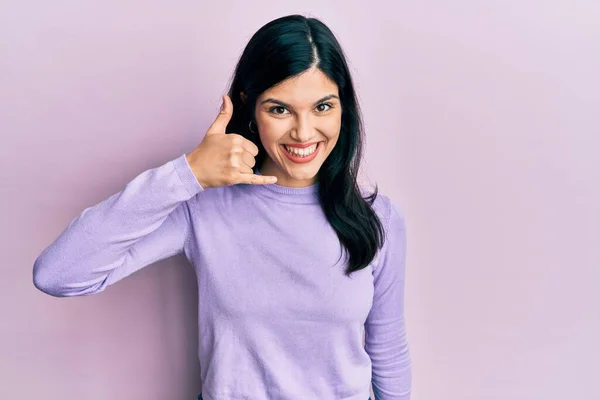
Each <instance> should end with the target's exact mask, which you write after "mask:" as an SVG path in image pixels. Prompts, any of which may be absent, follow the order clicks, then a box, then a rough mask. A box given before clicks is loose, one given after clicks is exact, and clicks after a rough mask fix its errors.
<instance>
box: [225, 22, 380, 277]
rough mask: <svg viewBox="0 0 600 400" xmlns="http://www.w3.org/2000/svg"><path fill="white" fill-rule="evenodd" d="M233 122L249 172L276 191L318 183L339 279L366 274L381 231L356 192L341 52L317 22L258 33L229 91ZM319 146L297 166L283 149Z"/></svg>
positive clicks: (357, 155) (353, 123) (352, 103)
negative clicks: (338, 250) (249, 147)
mask: <svg viewBox="0 0 600 400" xmlns="http://www.w3.org/2000/svg"><path fill="white" fill-rule="evenodd" d="M228 94H229V97H230V98H231V100H232V102H233V115H232V117H231V120H230V121H229V124H228V125H227V129H226V132H233V133H237V134H239V135H242V136H244V137H245V138H247V139H249V140H251V141H252V142H254V144H256V146H257V147H258V149H259V153H258V155H257V156H256V158H255V160H256V166H257V167H258V168H259V169H260V172H261V173H262V174H263V175H274V176H277V178H278V180H277V184H279V185H284V186H291V187H302V186H307V185H311V184H313V183H315V182H316V181H318V182H319V198H320V201H321V207H322V208H323V212H324V214H325V216H326V217H327V220H328V221H329V223H330V224H331V226H332V228H333V229H334V231H335V232H336V234H337V236H338V238H339V239H340V242H341V244H342V248H343V249H345V250H346V251H347V253H348V254H349V260H348V263H347V265H348V267H347V269H346V273H347V274H348V275H349V274H351V273H352V272H354V271H357V270H360V269H363V268H365V267H366V266H367V265H369V263H370V262H371V261H372V260H373V258H374V257H375V254H376V252H377V249H378V248H380V247H381V246H382V245H383V240H384V239H383V237H384V231H383V227H382V224H381V221H380V220H379V217H378V216H377V214H376V213H375V211H374V210H373V208H372V207H371V205H372V203H373V201H374V200H375V198H376V197H377V188H375V190H374V192H373V193H372V194H371V195H370V196H369V197H367V198H366V199H365V198H363V192H362V191H361V189H360V188H359V186H358V183H357V176H358V171H359V167H360V162H361V159H362V151H363V142H364V138H363V131H362V122H361V117H360V110H359V107H358V103H357V101H356V95H355V92H354V87H353V84H352V78H351V76H350V71H349V69H348V65H347V63H346V59H345V56H344V53H343V51H342V48H341V46H340V44H339V43H338V41H337V39H336V38H335V36H334V35H333V33H332V32H331V30H330V29H329V28H328V27H327V26H326V25H325V24H323V23H322V22H321V21H319V20H318V19H316V18H307V17H303V16H301V15H289V16H286V17H282V18H278V19H276V20H273V21H271V22H269V23H267V24H266V25H264V26H263V27H262V28H260V29H259V30H258V31H257V32H256V33H255V34H254V35H253V36H252V38H251V39H250V41H249V42H248V45H247V46H246V48H245V49H244V51H243V53H242V56H241V57H240V60H239V62H238V64H237V66H236V69H235V73H234V77H233V80H232V83H231V88H230V90H229V93H228ZM311 143H318V145H319V147H318V148H317V154H316V155H314V154H313V156H312V157H313V158H310V157H308V158H306V159H305V160H308V162H306V163H298V162H294V161H293V160H296V161H297V158H294V157H293V156H291V157H292V158H290V157H288V155H287V150H286V148H285V146H284V145H307V144H311Z"/></svg>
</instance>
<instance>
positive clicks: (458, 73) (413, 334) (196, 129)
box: [0, 0, 600, 400]
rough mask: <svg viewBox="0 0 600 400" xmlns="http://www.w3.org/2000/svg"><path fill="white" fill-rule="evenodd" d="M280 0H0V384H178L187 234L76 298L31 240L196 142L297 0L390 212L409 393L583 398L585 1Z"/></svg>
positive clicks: (598, 32) (105, 393)
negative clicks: (347, 97) (334, 64)
mask: <svg viewBox="0 0 600 400" xmlns="http://www.w3.org/2000/svg"><path fill="white" fill-rule="evenodd" d="M291 3H292V2H275V1H253V2H252V4H253V6H252V7H251V8H250V7H249V6H248V5H247V4H249V2H246V1H244V2H242V1H239V2H230V1H217V2H212V3H211V4H210V5H206V4H205V3H203V2H200V1H177V2H174V1H164V0H163V1H158V0H156V1H140V0H138V1H133V0H129V1H94V2H91V1H79V0H77V1H76V0H72V1H67V0H57V1H52V2H50V1H47V2H43V1H37V2H33V1H19V2H17V1H12V2H11V1H8V2H3V6H2V11H1V12H0V134H1V135H2V136H1V137H2V146H0V171H1V172H0V174H2V176H1V181H2V187H1V191H2V194H3V195H2V197H1V198H0V202H1V208H0V209H1V210H2V211H1V213H2V214H1V216H0V217H1V218H0V221H2V223H1V226H0V239H1V240H0V246H1V248H0V250H1V252H2V255H3V262H2V263H1V264H0V268H1V270H0V273H1V278H0V294H1V296H2V299H1V300H2V301H1V302H0V315H1V320H0V398H3V399H9V398H10V399H34V398H43V399H46V400H58V399H61V400H64V399H71V400H76V399H77V400H81V399H90V400H96V399H97V400H100V399H123V400H135V399H140V400H142V399H143V400H152V399H156V400H159V399H193V398H194V396H195V395H196V393H197V391H198V390H199V389H200V382H199V381H198V362H197V359H196V357H197V356H196V346H197V338H196V335H197V327H196V307H197V305H196V304H195V302H196V288H195V281H194V276H193V272H192V270H191V268H190V267H189V266H188V265H187V264H186V263H185V261H184V259H183V258H182V257H176V258H173V259H170V260H167V261H164V262H160V263H158V264H157V265H153V266H151V267H148V268H145V269H144V270H142V271H140V272H139V273H136V274H135V275H133V276H131V277H129V278H128V279H126V280H124V281H122V282H120V283H119V284H117V285H116V286H114V287H112V288H110V289H108V290H107V291H106V292H104V293H102V294H100V295H97V296H92V297H87V298H71V299H55V298H52V297H49V296H47V295H44V294H42V293H41V292H38V291H36V290H35V289H34V287H33V284H32V277H31V269H32V265H33V261H34V259H35V258H36V257H37V255H38V254H39V252H41V250H42V249H43V248H44V247H45V246H47V245H48V244H49V243H50V242H51V241H52V240H54V239H55V237H56V236H57V235H58V234H59V233H60V232H61V231H62V230H63V229H64V228H65V227H66V225H67V224H68V223H69V222H70V220H71V219H72V218H74V217H75V216H77V215H78V214H79V213H80V212H81V211H82V210H83V208H85V207H87V206H89V205H91V204H93V203H96V202H98V201H100V200H102V199H104V198H106V197H108V196H109V195H110V194H112V193H114V192H116V191H118V190H120V189H121V188H122V186H123V185H124V184H125V183H127V182H128V181H129V180H131V179H132V178H133V177H134V176H135V175H137V174H138V173H140V172H141V171H143V170H145V169H148V168H151V167H154V166H158V165H159V164H161V163H163V162H166V161H168V160H169V159H173V158H175V157H176V156H178V155H180V154H182V153H184V152H188V151H190V150H191V149H192V148H193V147H195V146H196V145H197V144H198V143H199V142H200V140H201V138H202V136H203V134H204V132H205V129H206V128H207V127H208V125H209V124H210V123H211V122H212V120H213V118H214V116H215V115H216V112H217V108H218V106H219V99H220V96H221V94H222V93H223V92H224V90H225V88H226V86H227V81H228V79H229V77H230V75H231V73H232V72H233V66H234V63H235V62H236V60H237V57H238V56H239V54H240V52H241V50H242V48H243V47H244V45H245V43H246V41H247V40H248V39H249V37H250V35H252V33H254V31H256V30H257V29H258V28H259V27H260V26H261V25H263V24H264V23H266V22H267V21H269V20H271V19H274V18H276V17H279V16H282V15H284V14H289V13H294V12H300V13H303V14H312V15H314V16H317V17H320V18H322V19H323V20H324V22H326V23H327V24H329V25H330V27H331V28H332V29H333V30H334V32H336V34H337V35H338V36H339V38H340V41H341V43H342V45H343V47H344V49H345V51H346V52H347V55H348V57H349V60H350V65H351V67H352V72H353V74H354V76H355V79H356V84H357V89H358V92H359V95H360V100H361V104H362V107H363V111H364V117H365V122H366V128H367V137H368V148H367V160H366V161H367V162H366V163H365V171H364V172H366V173H367V174H368V177H369V178H370V179H371V181H375V182H377V183H379V184H380V188H381V191H382V192H383V193H386V194H388V195H389V196H390V197H392V199H393V200H395V201H397V202H398V204H400V205H401V206H402V208H403V209H404V211H405V214H406V215H407V226H408V234H409V252H408V256H407V261H408V278H407V279H408V280H407V323H408V332H409V340H410V342H411V347H412V356H413V363H414V379H413V384H414V395H413V399H415V400H438V399H457V400H495V399H498V400H534V399H539V400H542V399H543V400H559V399H560V400H563V399H578V400H591V399H598V398H600V386H598V373H599V371H600V345H599V344H598V338H600V322H599V320H600V318H599V315H600V307H599V306H600V250H599V249H600V246H599V243H600V161H599V159H600V157H599V156H598V152H599V148H600V112H599V109H600V95H599V93H600V78H599V77H598V71H600V45H599V43H600V23H599V22H598V21H599V20H600V3H599V2H598V1H596V0H589V1H577V0H575V1H570V2H564V1H562V2H559V1H554V0H545V1H542V0H538V1H533V0H528V1H519V2H517V1H514V2H506V1H499V0H495V1H489V0H488V1H485V2H483V1H475V0H463V1H454V2H451V1H438V2H433V1H419V2H417V1H414V2H408V1H403V2H392V1H388V2H380V3H376V2H363V1H355V2H349V1H347V0H344V1H303V2H301V6H300V5H298V6H291V5H287V4H291ZM363 4H368V8H367V6H366V5H363Z"/></svg>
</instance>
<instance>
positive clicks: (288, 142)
mask: <svg viewBox="0 0 600 400" xmlns="http://www.w3.org/2000/svg"><path fill="white" fill-rule="evenodd" d="M255 116H256V124H257V125H258V132H259V136H260V140H261V142H262V145H263V146H264V148H265V150H266V152H267V154H268V155H269V157H267V158H266V159H265V162H264V164H263V165H261V166H259V169H260V173H261V174H262V175H272V176H276V177H277V184H278V185H282V186H289V187H304V186H309V185H312V184H314V183H315V182H316V180H317V173H318V172H319V169H320V168H321V165H322V164H323V162H324V161H325V159H326V158H327V156H328V155H329V153H331V150H333V148H334V146H335V144H336V143H337V140H338V137H339V135H340V128H341V125H342V109H341V103H340V99H339V93H338V87H337V85H336V84H335V83H334V82H333V81H331V80H330V79H329V78H327V76H326V75H325V74H324V73H323V72H321V71H320V70H319V69H317V68H311V69H310V70H308V71H306V72H304V73H302V74H301V75H299V76H297V77H294V78H289V79H287V80H285V81H283V82H281V83H280V84H278V85H277V86H274V87H272V88H270V89H268V90H266V91H265V92H263V93H262V94H261V95H260V96H259V97H258V99H257V100H256V109H255ZM254 129H256V128H254Z"/></svg>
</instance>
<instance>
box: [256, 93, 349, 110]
mask: <svg viewBox="0 0 600 400" xmlns="http://www.w3.org/2000/svg"><path fill="white" fill-rule="evenodd" d="M329 99H338V100H339V99H340V98H339V97H338V96H336V95H335V94H330V95H328V96H325V97H323V98H322V99H319V100H317V101H316V102H315V103H314V104H313V107H315V106H317V105H318V104H320V103H322V102H324V101H326V100H329ZM265 103H275V104H278V105H280V106H282V107H286V108H294V107H292V105H291V104H288V103H285V102H283V101H281V100H277V99H274V98H272V97H269V98H268V99H265V100H263V101H261V102H260V105H261V106H262V105H263V104H265Z"/></svg>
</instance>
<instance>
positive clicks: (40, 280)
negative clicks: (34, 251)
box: [33, 155, 204, 297]
mask: <svg viewBox="0 0 600 400" xmlns="http://www.w3.org/2000/svg"><path fill="white" fill-rule="evenodd" d="M203 190H204V189H203V188H202V186H201V185H200V183H199V182H198V180H197V179H196V176H195V175H194V173H193V172H192V169H191V166H190V165H189V163H188V161H187V159H186V156H185V155H181V156H180V157H178V158H176V159H175V160H171V161H169V162H168V163H166V164H164V165H162V166H159V167H157V168H153V169H149V170H147V171H144V172H142V173H141V174H139V175H138V176H137V177H135V178H134V179H133V180H132V181H131V182H129V183H128V184H127V185H126V186H125V188H124V189H123V190H121V191H120V192H118V193H116V194H114V195H112V196H111V197H109V198H107V199H105V200H103V201H102V202H100V203H98V204H96V205H94V206H92V207H88V208H86V209H85V210H83V212H82V213H81V214H80V215H79V216H78V217H77V218H75V219H73V220H72V221H71V223H70V224H69V225H68V227H67V228H66V229H65V230H64V231H63V232H62V233H61V234H60V236H59V237H58V238H57V239H56V240H55V241H54V242H53V243H52V244H51V245H50V246H48V247H47V248H46V249H44V251H43V252H42V253H41V254H40V255H39V256H38V258H37V259H36V260H35V263H34V266H33V283H34V285H35V286H36V287H37V288H38V289H39V290H41V291H43V292H45V293H47V294H50V295H52V296H56V297H66V296H81V295H90V294H93V293H97V292H100V291H102V290H104V289H105V288H106V287H107V286H109V285H111V284H113V283H115V282H117V281H119V280H120V279H122V278H124V277H126V276H128V275H130V274H132V273H133V272H135V271H137V270H139V269H140V268H142V267H144V266H146V265H149V264H152V263H154V262H156V261H159V260H162V259H164V258H167V257H170V256H172V255H175V254H177V253H181V252H182V251H183V247H184V244H185V241H186V238H187V236H188V232H189V226H190V214H189V208H188V203H187V200H189V199H191V198H192V197H194V196H195V195H196V194H197V193H199V192H201V191H203Z"/></svg>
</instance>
